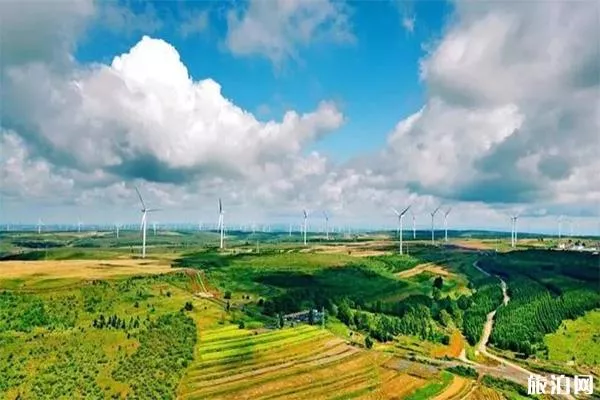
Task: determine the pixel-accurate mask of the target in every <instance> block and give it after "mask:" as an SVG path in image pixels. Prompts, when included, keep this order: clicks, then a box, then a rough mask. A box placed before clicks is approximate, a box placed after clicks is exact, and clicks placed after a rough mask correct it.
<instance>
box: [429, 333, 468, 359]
mask: <svg viewBox="0 0 600 400" xmlns="http://www.w3.org/2000/svg"><path fill="white" fill-rule="evenodd" d="M464 345H465V341H464V339H463V337H462V335H461V334H460V332H459V331H454V332H452V335H451V336H450V343H449V344H448V346H443V347H440V348H435V349H434V350H433V351H432V354H431V355H432V356H433V357H439V358H441V357H444V356H448V357H454V358H458V357H459V356H460V353H461V352H462V350H463V348H464Z"/></svg>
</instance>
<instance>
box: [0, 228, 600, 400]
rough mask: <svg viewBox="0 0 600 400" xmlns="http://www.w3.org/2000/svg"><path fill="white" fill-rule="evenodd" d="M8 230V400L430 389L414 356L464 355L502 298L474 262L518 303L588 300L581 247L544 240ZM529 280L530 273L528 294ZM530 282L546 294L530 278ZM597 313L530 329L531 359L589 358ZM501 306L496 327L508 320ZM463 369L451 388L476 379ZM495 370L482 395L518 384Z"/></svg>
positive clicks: (4, 317)
mask: <svg viewBox="0 0 600 400" xmlns="http://www.w3.org/2000/svg"><path fill="white" fill-rule="evenodd" d="M5 239H6V237H5ZM8 239H9V241H8V244H6V243H5V244H3V247H2V251H3V254H2V255H0V257H1V258H2V260H3V261H0V348H1V350H2V351H1V352H0V397H3V398H8V399H17V398H20V399H44V398H48V399H55V398H65V399H66V398H69V399H70V398H108V399H109V398H121V399H125V398H129V399H156V398H160V399H170V398H182V399H196V398H197V399H209V398H214V399H216V398H223V399H234V398H253V399H254V398H263V399H273V398H287V397H293V398H307V399H309V398H310V399H314V398H319V399H320V398H327V399H330V398H331V399H333V398H340V399H342V398H348V399H350V398H414V399H420V398H423V399H425V398H432V397H434V396H436V395H438V394H440V393H442V392H444V393H445V390H446V388H447V387H448V386H449V384H450V382H454V381H453V375H451V374H450V373H448V372H446V371H444V368H442V367H441V366H435V363H433V364H431V363H430V362H429V361H428V362H427V363H424V364H420V363H418V362H415V361H408V360H413V358H414V357H415V355H418V356H419V357H424V358H425V359H431V360H435V359H438V360H442V361H443V360H447V359H448V357H451V358H452V357H456V356H457V355H458V354H459V352H460V349H461V347H462V343H463V342H464V339H465V338H466V339H467V340H469V341H471V342H472V341H477V340H478V338H479V336H480V335H481V329H482V326H483V323H484V321H485V315H486V314H487V313H488V312H489V311H490V310H492V309H494V308H495V307H497V305H498V304H499V302H500V286H499V281H498V279H497V278H494V277H487V276H486V275H484V274H483V273H482V272H480V271H478V270H477V269H475V268H474V267H473V265H472V264H473V262H474V261H475V260H480V261H482V262H484V264H485V267H486V268H487V269H489V270H490V271H492V272H494V273H497V274H499V275H501V276H503V277H504V278H505V279H507V281H508V282H509V288H510V290H511V294H512V296H513V298H514V303H512V302H511V305H510V306H511V307H515V310H522V307H523V305H524V304H525V303H524V302H523V301H522V300H520V296H521V297H522V296H526V295H527V294H532V295H533V296H534V297H532V299H533V300H535V301H532V302H531V304H534V305H535V304H538V303H539V304H542V308H541V310H547V308H544V306H543V305H544V304H546V302H548V301H559V303H558V304H563V305H564V304H567V305H568V304H571V303H569V302H570V301H571V302H572V301H574V300H576V299H583V300H584V302H583V303H576V304H577V307H575V308H573V310H574V311H573V312H577V310H580V309H584V310H585V309H588V308H586V307H589V305H588V303H586V302H585V301H587V300H586V299H588V297H585V295H581V293H583V292H582V290H585V289H586V288H591V287H593V273H594V270H593V263H591V261H594V260H593V259H587V258H585V257H587V256H578V255H560V256H561V257H558V258H557V257H554V256H555V254H554V253H549V252H548V253H545V252H540V250H523V251H518V252H510V253H503V254H501V255H499V256H495V257H491V256H485V255H483V254H479V253H478V252H477V251H472V250H465V249H461V248H459V247H453V246H447V247H443V246H442V247H437V246H430V245H429V244H427V243H423V242H415V243H411V244H410V249H411V251H410V255H403V256H399V255H397V254H395V253H394V251H395V248H396V244H395V243H392V242H390V241H385V240H382V239H381V237H378V238H377V240H376V241H375V240H373V241H370V240H369V239H368V238H367V237H363V238H361V240H360V241H359V240H349V241H339V242H336V243H328V244H327V245H324V244H323V243H320V242H319V241H317V240H315V241H314V245H311V246H309V247H308V248H305V247H303V246H300V245H298V244H297V243H291V242H289V241H288V242H286V237H285V236H283V237H282V236H281V235H271V236H270V235H268V234H260V240H261V241H262V242H261V249H260V253H257V252H256V251H255V247H254V244H253V243H252V235H249V234H243V233H239V234H232V235H230V240H229V244H228V249H227V250H225V251H218V250H217V249H215V247H214V245H215V239H216V236H215V235H214V234H213V233H206V232H205V233H168V234H166V233H165V234H160V235H157V236H156V237H153V236H151V238H150V241H149V244H150V246H149V249H148V258H147V259H146V260H140V259H139V256H138V254H139V253H138V252H139V248H138V247H137V246H138V244H139V239H138V238H137V237H136V236H135V235H134V234H133V233H124V234H123V236H122V237H121V238H120V239H119V241H117V240H116V238H115V237H113V236H111V235H110V234H89V233H86V234H85V235H84V234H81V235H78V234H76V233H61V234H54V233H45V234H42V235H35V234H31V233H29V234H22V233H15V234H13V235H12V236H10V237H8ZM287 240H289V239H287ZM532 252H537V253H532ZM562 263H568V265H575V266H576V267H577V269H576V270H573V268H567V267H564V266H563V264H562ZM590 268H591V269H590ZM524 282H525V283H527V282H534V284H531V283H529V286H527V288H528V290H527V291H526V292H523V291H522V289H520V288H521V287H522V285H523V284H524ZM536 285H537V286H536ZM539 287H541V288H543V289H544V290H546V291H547V292H548V293H549V294H546V292H540V291H539V290H538V291H535V290H533V291H532V289H531V288H539ZM557 288H560V290H561V292H560V293H558V292H557ZM536 290H537V289H536ZM540 290H541V289H540ZM570 293H575V294H578V295H577V296H575V297H568V296H573V295H572V294H570ZM586 293H587V292H586ZM536 296H538V297H539V296H541V297H539V299H538V297H536ZM548 296H549V297H548ZM582 296H583V297H582ZM536 299H538V300H536ZM556 299H558V300H556ZM549 304H550V303H549ZM573 304H575V303H573ZM309 309H316V310H319V311H321V310H324V311H325V313H326V324H325V329H322V328H321V324H320V323H319V322H315V323H314V325H311V324H309V323H306V322H303V323H302V322H290V321H287V322H286V321H284V319H283V315H284V314H287V313H293V312H298V311H304V310H309ZM568 309H569V310H570V309H571V308H568ZM532 310H533V311H532ZM536 310H537V309H535V308H534V309H530V308H527V309H524V310H522V311H517V312H518V313H524V314H523V315H529V314H527V312H529V313H533V314H534V315H535V313H536V312H537V311H536ZM544 312H546V311H544ZM598 313H599V311H594V312H589V313H588V314H586V316H585V317H581V318H578V319H576V320H575V321H567V322H564V323H563V325H561V326H560V327H558V325H557V328H558V329H557V330H556V329H555V330H556V332H555V333H552V332H553V331H551V332H546V333H550V334H546V333H545V334H546V336H545V337H544V340H543V343H544V344H545V345H546V346H547V347H548V357H547V358H548V360H543V359H542V358H544V357H546V353H544V351H543V346H542V344H541V343H542V342H541V341H540V342H535V345H536V346H537V347H536V348H538V354H539V355H540V357H541V358H540V360H539V361H540V367H543V368H545V369H548V368H552V366H553V365H554V366H559V365H561V364H565V363H572V362H573V361H574V363H575V366H585V367H587V368H591V369H592V370H597V369H595V368H597V364H598V359H597V357H596V355H597V354H598V352H597V348H596V347H597V346H596V345H597V339H598V338H597V337H596V336H597V334H596V333H595V332H594V329H595V328H598V326H600V321H599V316H598ZM499 315H500V316H501V317H500V325H499V328H498V329H499V331H498V332H503V330H502V329H505V330H506V329H507V328H505V327H509V328H510V327H512V326H513V325H511V323H512V321H513V319H507V318H508V317H506V316H504V317H502V313H501V312H499ZM552 315H553V317H554V318H557V319H558V321H559V322H560V321H561V320H563V319H565V318H564V316H568V315H574V314H572V313H571V314H569V313H566V314H560V313H555V314H552ZM502 318H504V319H502ZM511 318H514V317H511ZM282 323H283V325H282ZM495 329H496V328H495ZM510 329H513V328H510ZM597 330H598V329H596V331H597ZM498 332H496V335H497V334H498ZM461 333H462V336H461ZM525 334H527V332H525ZM451 336H452V337H453V339H452V341H451V340H450V337H451ZM536 337H537V336H536ZM580 341H582V343H580ZM574 343H577V344H578V346H577V349H575V350H572V351H571V352H569V351H565V350H564V349H565V348H572V347H573V344H574ZM367 344H368V347H372V348H371V349H367V348H366V347H367ZM573 357H575V359H574V360H573ZM542 361H543V362H542ZM517 362H518V360H517ZM535 363H536V361H535V360H534V359H533V358H531V357H530V358H529V359H528V360H526V364H525V365H526V366H528V367H531V366H532V365H535ZM470 379H471V378H461V381H460V382H459V383H456V386H452V387H453V388H454V389H458V390H462V389H461V388H464V389H465V390H468V389H469V388H470V387H471V386H470V385H471V384H472V380H470ZM469 382H471V383H469ZM487 382H488V385H487V386H489V388H488V389H483V388H481V390H479V389H478V390H474V393H478V391H480V392H482V393H483V392H485V391H486V390H487V391H488V392H489V390H496V389H495V388H496V387H498V388H500V389H498V390H499V391H500V392H503V393H505V395H507V396H508V395H509V394H510V395H516V393H517V391H518V390H520V389H517V388H518V386H514V387H513V386H511V384H509V383H503V382H500V381H494V380H489V379H488V381H487ZM461 385H462V386H461ZM454 389H448V390H449V391H450V392H451V391H452V390H454ZM488 392H486V393H488ZM490 393H491V392H490Z"/></svg>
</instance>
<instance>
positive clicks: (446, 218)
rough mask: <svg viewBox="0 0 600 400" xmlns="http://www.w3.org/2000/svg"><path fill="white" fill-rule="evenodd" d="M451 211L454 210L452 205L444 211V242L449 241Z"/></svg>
mask: <svg viewBox="0 0 600 400" xmlns="http://www.w3.org/2000/svg"><path fill="white" fill-rule="evenodd" d="M450 211H452V207H450V208H449V209H448V210H447V211H446V212H445V213H444V242H447V241H448V214H450Z"/></svg>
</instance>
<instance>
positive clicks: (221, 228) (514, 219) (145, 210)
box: [37, 187, 573, 258]
mask: <svg viewBox="0 0 600 400" xmlns="http://www.w3.org/2000/svg"><path fill="white" fill-rule="evenodd" d="M135 191H136V193H137V195H138V198H139V201H140V205H141V209H140V211H141V213H142V218H141V223H140V230H141V231H142V258H145V257H146V235H147V225H148V214H149V213H154V212H157V211H161V209H159V208H149V207H148V206H147V205H146V203H145V202H144V198H143V197H142V194H141V193H140V190H139V189H138V188H137V187H135ZM218 204H219V219H218V223H217V231H218V232H219V235H220V238H219V239H220V240H219V247H220V249H224V247H225V211H224V209H223V202H222V201H221V198H219V203H218ZM441 208H442V206H441V205H440V206H438V207H436V208H435V209H434V210H433V211H432V212H430V213H429V215H430V216H431V243H432V244H435V231H436V230H435V216H436V215H437V214H438V212H439V211H440V209H441ZM392 211H393V212H394V214H395V215H396V217H397V218H398V226H397V229H396V235H397V236H398V238H399V246H398V247H399V248H398V250H399V253H400V254H404V243H403V241H404V226H403V220H404V217H405V216H406V214H407V213H408V212H410V214H411V216H412V232H413V235H412V236H413V239H416V215H415V213H414V212H413V211H412V210H411V205H409V206H407V207H406V208H404V209H403V210H402V211H398V210H397V209H395V208H393V207H392ZM451 211H452V207H448V208H447V209H446V210H445V211H444V212H443V213H444V241H445V242H447V241H448V216H449V215H450V212H451ZM302 214H303V221H302V224H301V226H300V229H301V235H302V238H303V243H304V245H305V246H306V245H307V234H308V216H309V214H308V211H307V210H306V209H304V210H302ZM519 216H520V215H519V214H516V215H513V216H511V217H510V219H511V247H513V248H514V247H516V244H517V223H518V220H519ZM323 217H324V220H325V236H326V240H329V215H328V214H327V212H325V211H323ZM563 220H564V216H562V215H561V216H560V217H559V219H558V239H559V240H560V239H561V236H562V223H563ZM569 221H570V222H571V236H572V235H573V224H572V221H571V220H569ZM82 225H83V223H82V222H81V220H78V221H77V231H78V232H81V229H82ZM43 226H44V223H43V221H42V220H41V219H39V220H38V225H37V231H38V233H41V232H42V227H43ZM119 228H120V226H119V225H118V224H115V232H116V237H117V238H119ZM156 229H157V227H156V223H153V230H154V235H156ZM252 230H253V232H255V226H254V225H253V229H252ZM269 231H270V230H269ZM289 236H290V237H291V236H292V224H290V225H289Z"/></svg>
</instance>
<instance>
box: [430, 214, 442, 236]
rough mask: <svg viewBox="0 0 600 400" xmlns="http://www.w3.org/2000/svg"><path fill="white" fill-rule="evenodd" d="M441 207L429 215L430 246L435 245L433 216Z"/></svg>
mask: <svg viewBox="0 0 600 400" xmlns="http://www.w3.org/2000/svg"><path fill="white" fill-rule="evenodd" d="M441 207H442V206H438V208H436V209H435V210H433V212H432V213H430V214H431V244H435V225H434V218H435V214H437V212H438V211H439V210H440V208H441Z"/></svg>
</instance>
